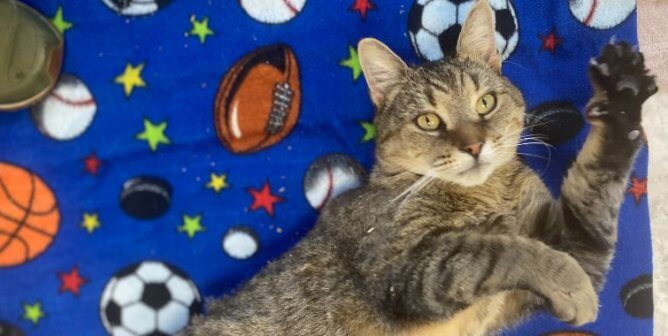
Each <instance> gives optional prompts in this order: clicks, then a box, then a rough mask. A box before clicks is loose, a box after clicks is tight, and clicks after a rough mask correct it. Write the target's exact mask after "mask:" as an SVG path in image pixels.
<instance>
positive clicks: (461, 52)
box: [457, 0, 501, 72]
mask: <svg viewBox="0 0 668 336" xmlns="http://www.w3.org/2000/svg"><path fill="white" fill-rule="evenodd" d="M457 56H458V57H463V58H470V59H473V60H476V61H478V62H481V63H486V64H489V65H490V66H491V67H492V68H493V69H495V70H496V71H499V72H500V71H501V57H500V56H499V53H498V52H497V51H496V40H495V29H494V11H492V7H490V6H489V3H488V2H487V0H476V2H475V4H473V7H472V8H471V11H470V12H469V16H468V18H467V19H466V22H465V23H464V26H463V27H462V31H461V33H460V34H459V40H458V41H457Z"/></svg>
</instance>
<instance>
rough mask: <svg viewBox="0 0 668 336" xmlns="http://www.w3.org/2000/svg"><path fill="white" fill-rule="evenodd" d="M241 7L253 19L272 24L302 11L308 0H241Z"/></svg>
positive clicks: (283, 20)
mask: <svg viewBox="0 0 668 336" xmlns="http://www.w3.org/2000/svg"><path fill="white" fill-rule="evenodd" d="M239 3H240V4H241V7H242V8H243V9H244V10H245V11H246V14H248V15H250V17H252V18H253V19H255V20H257V21H260V22H263V23H270V24H279V23H285V22H288V21H290V20H292V18H294V17H295V16H297V14H299V12H301V10H302V8H304V5H305V4H306V0H240V1H239Z"/></svg>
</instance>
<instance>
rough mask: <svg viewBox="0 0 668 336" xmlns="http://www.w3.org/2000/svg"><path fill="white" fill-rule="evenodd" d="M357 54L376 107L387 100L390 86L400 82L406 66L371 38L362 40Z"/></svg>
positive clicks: (381, 44) (406, 68)
mask: <svg viewBox="0 0 668 336" xmlns="http://www.w3.org/2000/svg"><path fill="white" fill-rule="evenodd" d="M357 52H358V56H359V60H360V65H361V66H362V71H363V72H364V78H366V82H367V85H368V86H369V93H370V95H371V100H372V101H373V103H374V104H375V105H376V106H378V105H379V104H380V102H381V101H383V100H384V99H386V98H387V96H388V95H389V93H390V90H391V89H392V86H394V85H396V84H397V83H399V82H400V81H401V79H402V77H403V76H404V74H405V73H406V70H408V66H406V63H404V61H402V60H401V58H399V56H397V55H396V54H395V53H394V52H392V50H390V48H388V47H387V46H386V45H384V44H383V43H382V42H380V41H378V40H376V39H373V38H365V39H362V40H361V41H360V42H359V44H358V45H357Z"/></svg>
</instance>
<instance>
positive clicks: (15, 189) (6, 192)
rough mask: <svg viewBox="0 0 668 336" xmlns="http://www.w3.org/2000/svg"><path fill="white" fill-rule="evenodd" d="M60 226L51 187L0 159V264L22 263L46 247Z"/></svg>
mask: <svg viewBox="0 0 668 336" xmlns="http://www.w3.org/2000/svg"><path fill="white" fill-rule="evenodd" d="M59 226H60V211H59V210H58V204H57V202H56V198H55V196H54V194H53V191H52V190H51V189H50V188H49V186H48V185H46V183H44V181H42V179H41V178H39V177H38V176H37V175H35V174H33V173H31V172H29V171H28V170H26V169H24V168H21V167H17V166H14V165H12V164H9V163H4V162H0V267H9V266H16V265H21V264H23V263H25V262H27V261H29V260H32V259H34V258H36V257H37V256H38V255H40V254H41V253H42V252H44V250H46V249H47V248H48V247H49V245H51V242H52V241H53V237H54V236H55V235H56V233H57V232H58V227H59Z"/></svg>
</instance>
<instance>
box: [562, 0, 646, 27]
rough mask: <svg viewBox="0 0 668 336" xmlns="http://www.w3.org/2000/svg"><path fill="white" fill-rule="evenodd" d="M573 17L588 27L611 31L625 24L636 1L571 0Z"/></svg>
mask: <svg viewBox="0 0 668 336" xmlns="http://www.w3.org/2000/svg"><path fill="white" fill-rule="evenodd" d="M568 5H569V7H570V8H571V13H573V16H575V18H577V19H578V21H580V22H582V23H583V24H584V25H585V26H587V27H592V28H596V29H609V28H612V27H614V26H617V25H618V24H620V23H622V22H624V20H626V18H627V17H628V16H629V15H630V14H631V13H632V12H633V10H634V9H635V8H636V0H569V1H568Z"/></svg>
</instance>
